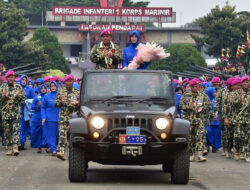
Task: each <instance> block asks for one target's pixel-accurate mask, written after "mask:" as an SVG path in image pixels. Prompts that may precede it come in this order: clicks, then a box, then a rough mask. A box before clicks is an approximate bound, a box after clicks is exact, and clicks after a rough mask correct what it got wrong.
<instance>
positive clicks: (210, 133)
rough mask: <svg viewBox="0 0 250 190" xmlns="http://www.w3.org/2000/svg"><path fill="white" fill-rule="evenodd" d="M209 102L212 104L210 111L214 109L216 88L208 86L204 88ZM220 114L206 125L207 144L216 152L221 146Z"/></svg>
mask: <svg viewBox="0 0 250 190" xmlns="http://www.w3.org/2000/svg"><path fill="white" fill-rule="evenodd" d="M206 94H207V95H208V97H209V99H210V102H211V104H212V108H211V109H212V111H213V109H214V103H215V97H216V88H215V87H208V89H207V90H206ZM219 118H220V115H219V113H218V121H214V120H212V122H211V125H207V144H208V146H212V148H213V149H212V150H213V152H216V151H217V150H218V149H219V148H221V131H220V120H219Z"/></svg>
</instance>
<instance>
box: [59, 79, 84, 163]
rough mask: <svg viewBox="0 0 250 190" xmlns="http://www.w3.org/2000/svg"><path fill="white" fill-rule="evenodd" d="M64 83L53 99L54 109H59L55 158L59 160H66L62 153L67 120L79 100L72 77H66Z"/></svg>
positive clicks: (67, 124) (65, 137)
mask: <svg viewBox="0 0 250 190" xmlns="http://www.w3.org/2000/svg"><path fill="white" fill-rule="evenodd" d="M64 83H65V87H64V88H63V89H61V90H60V91H59V92H58V94H57V96H56V99H55V107H60V113H59V139H58V147H57V150H58V152H57V158H59V159H61V160H66V157H65V154H64V152H65V147H66V144H67V131H68V126H69V120H70V119H71V117H72V114H73V113H74V112H75V111H76V109H77V106H78V105H79V102H78V101H79V98H80V93H79V91H78V90H76V89H75V88H73V83H74V77H73V76H72V75H67V76H66V77H65V79H64Z"/></svg>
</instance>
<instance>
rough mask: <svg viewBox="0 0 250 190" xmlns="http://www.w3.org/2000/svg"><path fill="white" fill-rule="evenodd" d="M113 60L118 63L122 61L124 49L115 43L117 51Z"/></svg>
mask: <svg viewBox="0 0 250 190" xmlns="http://www.w3.org/2000/svg"><path fill="white" fill-rule="evenodd" d="M112 59H113V62H115V63H116V64H119V63H121V62H122V51H121V49H120V48H119V47H118V46H117V45H115V53H114V55H113V56H112Z"/></svg>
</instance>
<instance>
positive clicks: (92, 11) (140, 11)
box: [52, 6, 173, 17]
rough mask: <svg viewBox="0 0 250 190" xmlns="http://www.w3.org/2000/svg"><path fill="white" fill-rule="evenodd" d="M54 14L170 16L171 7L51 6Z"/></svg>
mask: <svg viewBox="0 0 250 190" xmlns="http://www.w3.org/2000/svg"><path fill="white" fill-rule="evenodd" d="M52 13H53V15H54V16H139V17H171V16H172V13H173V10H172V8H148V7H143V8H142V7H133V8H131V7H122V8H112V7H107V8H102V7H69V6H53V8H52Z"/></svg>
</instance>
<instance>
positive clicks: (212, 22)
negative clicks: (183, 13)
mask: <svg viewBox="0 0 250 190" xmlns="http://www.w3.org/2000/svg"><path fill="white" fill-rule="evenodd" d="M198 23H199V25H200V27H201V31H200V32H201V34H202V36H198V35H191V36H192V37H193V39H194V40H195V41H196V43H197V45H198V46H199V47H201V46H203V45H205V47H206V49H207V52H206V53H207V54H208V55H210V56H211V55H212V56H214V57H216V58H220V56H221V49H222V48H230V52H231V59H234V58H235V54H236V49H237V46H238V44H241V43H245V42H246V38H245V36H244V35H243V34H245V33H246V28H247V23H248V24H250V19H249V12H243V13H241V14H238V13H237V12H236V11H235V7H232V6H230V5H229V4H228V3H227V4H226V5H225V6H224V7H223V8H220V7H219V6H216V7H215V8H213V9H212V10H211V12H210V13H208V14H207V15H206V16H204V17H202V18H199V19H198ZM242 35H243V37H242Z"/></svg>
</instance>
